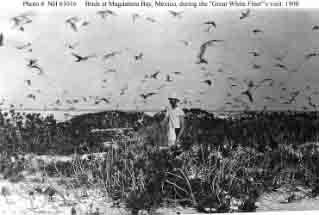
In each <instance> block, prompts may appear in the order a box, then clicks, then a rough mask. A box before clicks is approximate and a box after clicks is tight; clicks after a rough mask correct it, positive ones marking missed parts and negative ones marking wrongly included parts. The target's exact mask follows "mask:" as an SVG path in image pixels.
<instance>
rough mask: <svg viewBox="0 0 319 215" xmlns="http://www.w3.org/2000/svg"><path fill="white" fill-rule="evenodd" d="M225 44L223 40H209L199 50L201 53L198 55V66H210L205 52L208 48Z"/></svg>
mask: <svg viewBox="0 0 319 215" xmlns="http://www.w3.org/2000/svg"><path fill="white" fill-rule="evenodd" d="M219 42H223V40H208V41H206V42H204V43H203V44H202V45H201V46H200V49H199V53H198V55H197V58H198V61H197V62H196V63H197V64H202V63H204V64H208V61H207V60H206V59H205V58H204V55H205V52H206V50H207V48H208V47H210V46H212V45H214V44H215V43H219Z"/></svg>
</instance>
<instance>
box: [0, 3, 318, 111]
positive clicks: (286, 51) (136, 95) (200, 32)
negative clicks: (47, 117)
mask: <svg viewBox="0 0 319 215" xmlns="http://www.w3.org/2000/svg"><path fill="white" fill-rule="evenodd" d="M0 10H1V9H0ZM97 11H98V10H97V9H90V10H89V9H78V10H53V9H52V10H49V9H47V10H25V9H23V10H21V9H19V10H17V9H16V10H14V9H2V11H1V13H0V14H1V15H0V29H1V31H2V33H3V34H4V46H2V47H0V64H1V65H2V68H1V72H0V99H4V102H3V104H2V108H6V107H8V106H9V105H10V104H13V105H14V106H15V107H16V108H26V109H29V108H31V109H40V110H41V109H43V110H45V109H48V108H49V109H50V108H51V109H52V108H60V109H68V108H73V109H76V110H94V109H98V110H108V109H125V110H127V109H129V110H160V109H163V108H164V107H165V106H167V97H168V96H169V95H170V94H171V93H172V92H175V93H176V94H177V95H178V96H179V97H180V98H181V100H182V104H181V105H182V106H183V107H195V108H198V107H199V108H203V109H207V110H224V109H225V110H226V109H227V110H237V109H238V110H242V109H243V106H237V107H236V105H235V106H231V105H230V106H227V105H225V103H227V102H232V103H233V104H234V103H235V102H234V101H233V99H234V98H236V97H238V98H240V99H241V100H242V101H245V102H246V104H248V106H249V108H250V109H251V110H259V109H263V108H264V107H267V109H269V110H278V109H279V110H286V109H302V108H303V107H304V106H307V99H306V98H307V96H312V102H313V103H318V104H319V95H317V94H315V93H313V92H315V91H316V90H318V87H317V86H318V84H317V83H319V73H318V66H319V61H318V60H317V59H316V58H317V57H314V58H311V59H309V60H305V55H306V54H308V53H311V52H313V51H319V50H318V46H319V31H313V30H312V27H313V26H314V25H316V24H318V25H319V13H318V10H315V9H298V10H293V9H289V10H287V9H276V10H269V9H251V12H250V16H249V17H247V18H245V19H242V20H241V19H240V18H239V17H240V16H241V12H242V11H243V10H242V9H232V10H231V9H198V8H197V9H192V8H185V9H176V11H178V12H179V11H182V12H183V13H182V14H181V18H177V17H173V16H172V15H170V13H169V12H168V9H158V10H155V9H154V10H152V9H144V10H143V9H135V10H133V9H118V10H116V9H114V12H115V13H116V14H117V15H116V16H108V17H106V18H105V19H103V18H101V17H100V16H99V15H97V13H96V12H97ZM24 12H32V13H33V14H32V23H29V24H26V25H25V26H24V27H25V30H24V31H23V32H22V31H19V30H17V29H16V28H13V27H12V21H11V20H10V19H11V18H12V17H14V16H17V15H19V14H21V13H24ZM133 13H138V14H140V16H141V18H139V19H137V20H136V21H135V23H133V21H132V14H133ZM73 16H77V17H79V18H80V19H81V20H82V21H88V23H89V24H88V25H87V26H81V27H79V29H78V31H77V32H75V31H73V30H72V29H71V28H70V26H69V25H67V24H66V23H65V21H66V19H68V18H70V17H73ZM147 17H152V18H153V19H155V20H156V22H155V23H152V22H149V21H147V19H146V18H147ZM206 21H214V22H215V23H216V28H211V30H210V31H209V32H208V31H207V29H208V26H207V25H204V24H203V23H204V22H206ZM253 29H260V30H262V32H261V33H258V34H254V33H253V32H252V30H253ZM211 39H218V40H223V42H220V43H217V44H214V45H213V46H211V47H208V48H207V50H206V53H205V58H206V59H207V60H208V64H197V63H196V62H197V60H198V59H197V56H198V53H199V50H200V46H201V45H202V44H203V43H204V42H206V41H208V40H211ZM182 41H187V42H188V45H185V44H184V43H183V42H182ZM28 42H31V43H32V46H30V48H32V52H28V51H27V49H24V50H18V49H17V48H16V47H17V46H21V45H23V44H26V43H28ZM73 43H78V45H77V46H76V47H75V48H74V50H70V49H69V48H68V47H67V44H73ZM113 51H119V52H120V54H118V55H116V56H114V57H112V58H109V59H107V60H103V55H105V54H107V53H110V52H113ZM251 51H257V52H259V53H260V56H258V57H254V56H252V55H251V54H249V52H251ZM71 53H76V54H79V55H83V56H85V55H96V57H94V58H90V59H88V60H87V61H83V62H75V57H74V56H72V54H71ZM140 53H143V57H142V58H141V59H140V60H135V56H137V55H139V54H140ZM276 57H282V58H283V59H282V62H279V61H278V60H276V59H275V58H276ZM30 58H34V59H37V60H38V65H39V66H40V67H41V68H43V73H44V74H43V75H38V72H37V70H36V69H30V68H28V67H27V63H28V61H27V59H30ZM276 63H282V64H284V65H285V66H286V67H287V68H288V71H285V70H283V69H279V68H276V67H275V66H274V65H275V64H276ZM253 64H257V65H260V66H261V68H260V69H254V68H253ZM109 69H115V70H116V72H115V73H111V72H106V71H108V70H109ZM157 71H159V72H160V73H159V74H158V79H157V80H155V79H147V80H146V81H145V82H143V81H142V80H143V79H144V77H145V76H146V75H147V76H150V75H152V74H154V73H155V72H157ZM221 71H222V72H221ZM291 71H296V72H291ZM174 72H178V73H179V74H175V73H174ZM167 75H170V77H171V79H172V80H173V81H172V82H166V81H165V80H166V76H167ZM230 77H233V78H236V79H237V81H236V84H237V85H238V86H235V87H232V88H231V87H230V85H231V84H232V83H235V82H230V81H229V78H230ZM265 78H271V79H273V80H274V84H273V86H266V85H264V86H262V87H259V88H257V89H256V90H254V91H253V92H252V94H253V99H254V101H253V102H250V101H249V99H248V97H247V96H245V95H243V94H242V92H243V91H244V90H245V89H247V85H246V84H245V83H244V80H252V81H253V82H254V83H257V82H259V81H261V80H263V79H265ZM26 80H30V81H31V86H28V85H27V84H26ZM103 80H106V82H105V83H104V82H103ZM205 80H211V81H212V85H211V86H209V85H208V84H206V83H204V82H203V81H205ZM307 86H308V87H307ZM282 87H285V88H287V90H286V91H283V90H281V88H282ZM123 88H125V89H126V90H125V92H124V94H123V95H121V89H123ZM158 88H161V89H160V90H158ZM296 90H300V91H301V93H300V95H298V96H297V97H296V101H295V102H294V103H292V104H282V103H283V102H284V101H286V100H287V99H288V98H289V95H288V94H289V92H293V91H296ZM149 92H155V93H156V94H155V95H153V96H150V97H149V98H148V99H147V100H144V99H143V98H142V97H141V96H140V94H143V93H144V94H145V93H149ZM30 93H31V94H34V95H35V96H36V98H35V99H32V98H28V97H27V95H28V94H30ZM230 94H231V95H230ZM83 97H85V98H87V100H86V101H84V98H83ZM94 97H99V98H102V97H103V98H107V99H108V100H109V101H110V103H105V102H100V104H95V102H94V101H95V100H94ZM265 97H272V98H274V101H269V100H266V99H265ZM90 98H91V99H90ZM57 99H59V100H61V102H62V104H59V105H57V104H56V101H57ZM67 99H69V100H72V99H77V100H79V102H78V103H74V104H68V103H67V102H65V101H66V100H67Z"/></svg>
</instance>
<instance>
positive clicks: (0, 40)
mask: <svg viewBox="0 0 319 215" xmlns="http://www.w3.org/2000/svg"><path fill="white" fill-rule="evenodd" d="M3 42H4V36H3V33H2V32H1V33H0V46H3Z"/></svg>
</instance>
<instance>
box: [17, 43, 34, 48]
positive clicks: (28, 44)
mask: <svg viewBox="0 0 319 215" xmlns="http://www.w3.org/2000/svg"><path fill="white" fill-rule="evenodd" d="M31 45H32V44H31V43H30V42H28V43H26V44H23V45H21V46H16V49H18V50H22V49H26V48H28V47H30V46H31Z"/></svg>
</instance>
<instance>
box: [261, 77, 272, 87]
mask: <svg viewBox="0 0 319 215" xmlns="http://www.w3.org/2000/svg"><path fill="white" fill-rule="evenodd" d="M264 83H269V84H268V86H273V84H274V80H273V79H271V78H264V79H263V80H261V81H260V82H259V85H262V84H264Z"/></svg>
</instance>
